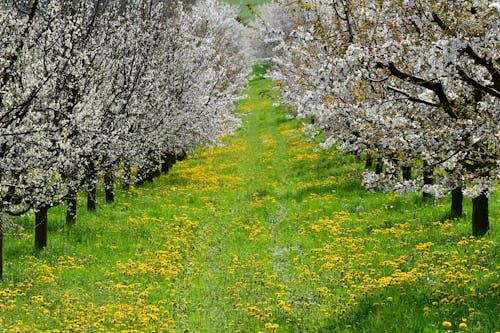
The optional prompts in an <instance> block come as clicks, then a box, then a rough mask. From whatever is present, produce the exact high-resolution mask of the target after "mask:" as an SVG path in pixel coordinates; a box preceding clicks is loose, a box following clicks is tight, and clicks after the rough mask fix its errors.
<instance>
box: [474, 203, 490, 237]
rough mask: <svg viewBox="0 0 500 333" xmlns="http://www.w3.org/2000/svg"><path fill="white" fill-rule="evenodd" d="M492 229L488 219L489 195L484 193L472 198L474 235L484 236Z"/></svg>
mask: <svg viewBox="0 0 500 333" xmlns="http://www.w3.org/2000/svg"><path fill="white" fill-rule="evenodd" d="M489 229H490V221H489V220H488V196H486V193H482V194H481V195H480V196H478V197H475V198H472V235H474V236H483V235H484V234H485V233H486V232H487V231H488V230H489Z"/></svg>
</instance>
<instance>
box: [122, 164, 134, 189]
mask: <svg viewBox="0 0 500 333" xmlns="http://www.w3.org/2000/svg"><path fill="white" fill-rule="evenodd" d="M131 179H132V172H131V170H130V163H129V162H128V161H125V163H123V178H122V187H123V189H125V190H128V189H129V188H130V180H131Z"/></svg>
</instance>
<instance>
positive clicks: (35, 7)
mask: <svg viewBox="0 0 500 333" xmlns="http://www.w3.org/2000/svg"><path fill="white" fill-rule="evenodd" d="M236 17H237V12H236V10H235V9H233V8H232V7H229V6H226V5H222V4H219V3H217V2H215V1H212V0H208V1H204V2H200V3H197V4H186V3H181V2H175V1H161V0H148V1H143V0H92V1H85V0H81V1H80V0H72V1H57V0H24V1H23V0H14V1H3V2H0V253H1V249H2V248H3V235H4V232H6V230H7V228H8V226H9V224H10V222H9V221H10V219H9V216H11V215H22V214H24V213H26V212H28V211H30V210H32V211H34V213H35V237H34V242H35V247H36V248H39V249H40V248H43V247H45V246H46V244H47V211H48V210H49V209H50V208H51V207H54V206H56V205H60V204H62V203H66V205H67V216H66V220H67V223H68V224H74V223H75V222H76V217H77V215H76V213H77V212H76V198H77V193H79V192H81V191H85V192H86V193H87V208H88V209H89V210H94V209H96V187H97V184H98V182H99V180H100V179H102V180H103V183H104V187H105V193H106V201H107V202H112V201H114V187H115V183H116V182H117V180H120V181H121V183H122V186H123V187H125V188H126V187H128V186H129V185H130V184H132V183H133V182H134V183H139V184H141V183H143V182H144V181H148V180H152V179H153V177H154V176H155V175H157V174H159V173H160V172H162V171H163V172H167V171H168V169H169V168H170V167H171V166H172V165H173V164H174V163H175V161H176V160H177V159H180V158H183V157H185V156H186V154H187V153H189V152H190V151H192V150H193V149H194V148H195V147H198V146H200V145H206V144H215V143H217V142H218V139H219V138H220V137H221V136H223V135H226V134H229V133H231V132H232V131H234V130H235V129H236V128H238V126H239V125H240V120H239V119H238V118H237V117H235V116H234V115H233V114H232V112H231V111H232V108H233V105H234V103H235V102H236V101H237V100H238V99H239V98H240V91H241V90H242V88H243V86H244V84H245V82H246V76H247V74H248V73H249V70H250V68H249V66H248V64H250V63H251V61H248V59H247V58H248V57H247V53H246V52H245V42H244V40H245V38H244V35H245V27H244V26H243V25H242V24H241V23H239V22H238V21H237V20H236V19H235V18H236ZM132 170H137V172H132ZM2 262H3V258H2V256H0V277H1V272H2V270H1V265H2Z"/></svg>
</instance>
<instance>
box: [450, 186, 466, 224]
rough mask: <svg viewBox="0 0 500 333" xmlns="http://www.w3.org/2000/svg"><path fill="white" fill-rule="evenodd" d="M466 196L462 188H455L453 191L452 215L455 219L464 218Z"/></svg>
mask: <svg viewBox="0 0 500 333" xmlns="http://www.w3.org/2000/svg"><path fill="white" fill-rule="evenodd" d="M463 201H464V195H463V193H462V187H457V188H454V189H453V190H452V191H451V214H452V215H453V216H455V217H460V216H462V213H463Z"/></svg>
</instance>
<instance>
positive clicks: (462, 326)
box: [458, 323, 467, 330]
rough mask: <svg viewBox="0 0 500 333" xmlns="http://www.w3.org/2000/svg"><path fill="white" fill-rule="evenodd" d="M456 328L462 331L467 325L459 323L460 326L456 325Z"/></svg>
mask: <svg viewBox="0 0 500 333" xmlns="http://www.w3.org/2000/svg"><path fill="white" fill-rule="evenodd" d="M458 328H460V329H462V330H464V329H466V328H467V324H466V323H460V325H458Z"/></svg>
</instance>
